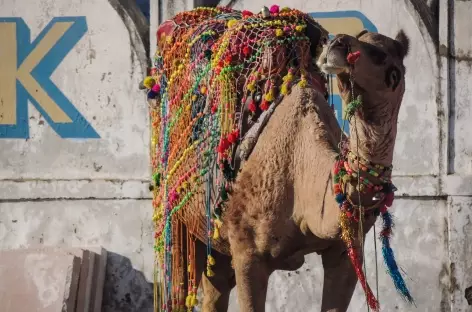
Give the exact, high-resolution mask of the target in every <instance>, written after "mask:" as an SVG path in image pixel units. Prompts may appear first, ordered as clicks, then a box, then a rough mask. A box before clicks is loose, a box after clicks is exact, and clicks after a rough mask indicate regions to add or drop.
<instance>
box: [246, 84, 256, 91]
mask: <svg viewBox="0 0 472 312" xmlns="http://www.w3.org/2000/svg"><path fill="white" fill-rule="evenodd" d="M247 89H248V90H249V91H251V92H253V91H254V90H256V85H255V84H254V83H253V82H251V83H248V85H247Z"/></svg>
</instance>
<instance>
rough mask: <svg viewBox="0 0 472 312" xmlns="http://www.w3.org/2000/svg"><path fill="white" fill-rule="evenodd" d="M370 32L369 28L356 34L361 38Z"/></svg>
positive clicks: (357, 37)
mask: <svg viewBox="0 0 472 312" xmlns="http://www.w3.org/2000/svg"><path fill="white" fill-rule="evenodd" d="M368 32H369V31H368V30H367V29H363V30H361V32H360V33H358V34H357V35H356V39H359V38H360V37H361V36H362V35H364V34H367V33H368Z"/></svg>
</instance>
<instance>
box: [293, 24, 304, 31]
mask: <svg viewBox="0 0 472 312" xmlns="http://www.w3.org/2000/svg"><path fill="white" fill-rule="evenodd" d="M304 28H305V27H304V26H302V25H297V26H296V27H295V30H296V31H298V32H302V31H303V29H304Z"/></svg>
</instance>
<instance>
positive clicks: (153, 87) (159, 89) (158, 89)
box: [151, 83, 161, 93]
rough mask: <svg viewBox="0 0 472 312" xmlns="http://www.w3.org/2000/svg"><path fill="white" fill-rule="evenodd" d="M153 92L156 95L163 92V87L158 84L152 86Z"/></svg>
mask: <svg viewBox="0 0 472 312" xmlns="http://www.w3.org/2000/svg"><path fill="white" fill-rule="evenodd" d="M151 90H152V91H153V92H155V93H159V92H161V85H160V84H158V83H156V84H154V85H153V86H152V88H151Z"/></svg>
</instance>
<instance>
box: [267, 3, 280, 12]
mask: <svg viewBox="0 0 472 312" xmlns="http://www.w3.org/2000/svg"><path fill="white" fill-rule="evenodd" d="M269 11H270V13H272V14H276V13H279V6H278V5H276V4H274V5H273V6H271V7H270V9H269Z"/></svg>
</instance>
